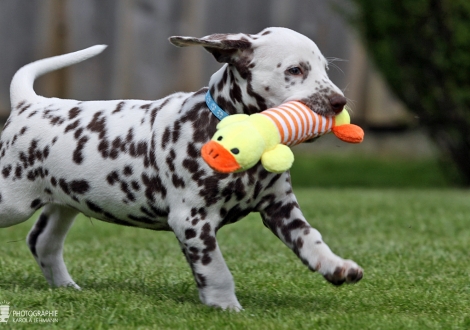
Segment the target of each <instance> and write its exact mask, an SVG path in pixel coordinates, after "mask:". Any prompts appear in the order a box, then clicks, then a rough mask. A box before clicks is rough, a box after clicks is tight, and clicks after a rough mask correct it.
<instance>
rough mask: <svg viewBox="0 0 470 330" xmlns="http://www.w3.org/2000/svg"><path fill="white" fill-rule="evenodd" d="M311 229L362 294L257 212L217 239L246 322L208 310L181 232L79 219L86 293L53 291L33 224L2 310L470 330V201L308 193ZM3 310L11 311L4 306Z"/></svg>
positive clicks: (392, 192)
mask: <svg viewBox="0 0 470 330" xmlns="http://www.w3.org/2000/svg"><path fill="white" fill-rule="evenodd" d="M296 193H297V196H298V199H299V203H300V204H301V206H302V207H303V211H304V214H305V216H306V217H307V218H308V219H309V221H310V223H311V224H312V225H313V226H315V227H316V228H318V229H319V230H320V232H322V234H323V237H324V240H325V241H326V242H327V243H328V244H329V245H330V247H331V248H332V249H333V250H334V251H335V252H336V253H338V254H339V255H341V256H343V257H345V258H351V259H354V260H355V261H356V262H358V263H359V264H360V265H361V266H362V267H363V268H364V271H365V273H364V278H363V280H362V281H361V282H359V283H358V284H356V285H352V286H342V287H334V286H332V285H330V284H328V283H327V282H326V281H324V280H323V278H322V277H321V276H319V275H318V274H315V273H311V272H310V271H309V270H308V269H307V268H306V267H305V266H304V265H303V264H302V263H301V262H300V261H299V260H298V259H297V257H296V256H295V255H294V253H292V252H291V251H290V250H289V249H288V248H286V247H285V246H284V245H283V244H282V243H281V242H280V241H279V240H278V239H277V238H276V237H275V236H274V235H272V234H271V232H270V231H269V230H268V229H266V228H265V227H264V226H263V225H262V223H261V221H260V219H259V216H258V215H257V214H252V215H250V216H248V217H247V218H246V219H244V220H243V221H240V222H238V223H236V224H233V225H230V226H227V227H224V228H223V229H221V230H220V232H219V234H218V240H219V243H220V245H221V249H222V251H223V253H224V256H225V259H226V261H227V263H228V265H229V267H230V269H231V271H232V273H233V276H234V278H235V281H236V290H237V296H238V298H239V300H240V303H241V304H242V305H243V307H244V308H245V310H244V311H242V312H241V313H230V312H223V311H221V310H217V309H212V308H209V307H206V306H203V305H202V304H200V303H199V299H198V295H197V290H196V287H195V285H194V283H193V279H192V276H191V272H190V269H189V267H188V266H187V264H186V261H185V260H184V257H183V255H182V253H181V252H180V249H179V247H178V244H177V242H176V240H175V238H174V236H173V234H172V233H165V232H161V233H160V232H151V231H146V230H140V229H133V228H126V227H121V226H115V225H109V224H106V223H101V222H99V221H96V220H90V219H87V218H84V217H81V218H79V219H78V220H77V221H76V223H75V225H74V227H73V228H72V230H71V232H70V234H69V236H68V238H67V242H66V247H65V259H66V263H67V265H68V268H69V271H70V273H71V274H72V277H73V278H74V279H75V281H76V282H77V283H78V284H79V285H80V286H81V287H82V288H83V290H82V291H74V290H72V289H50V288H49V287H48V285H47V284H46V282H45V280H44V278H43V276H42V274H41V273H40V271H39V268H38V267H37V265H36V264H35V261H34V260H33V258H32V256H31V255H30V253H29V251H28V249H27V247H26V245H25V243H24V238H25V236H26V234H27V232H28V230H29V228H30V227H31V225H32V220H30V221H28V222H26V223H24V224H21V225H18V226H15V227H11V228H6V229H2V230H0V244H1V250H0V253H1V254H0V256H1V259H0V302H2V301H7V302H9V303H10V309H11V310H57V312H58V322H57V323H54V324H47V325H43V324H32V323H28V324H25V325H18V324H13V323H12V322H11V319H10V321H9V323H8V325H7V326H5V325H3V324H0V327H5V328H8V327H10V326H11V327H13V328H22V327H23V328H24V329H31V328H45V327H47V326H48V327H50V328H54V327H55V328H57V329H108V328H113V329H138V328H139V329H469V328H470V261H469V249H468V244H469V242H470V230H469V221H470V215H469V214H470V192H469V191H464V190H457V189H440V190H437V189H421V190H419V189H418V190H417V189H401V190H398V189H383V188H381V189H370V188H369V189H362V188H345V189H341V190H340V189H330V188H315V189H313V188H300V189H296ZM0 304H1V303H0Z"/></svg>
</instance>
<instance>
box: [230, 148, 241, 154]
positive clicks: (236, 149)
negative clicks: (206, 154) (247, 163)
mask: <svg viewBox="0 0 470 330" xmlns="http://www.w3.org/2000/svg"><path fill="white" fill-rule="evenodd" d="M230 152H231V153H232V154H234V155H238V154H239V153H240V150H238V148H233V149H231V150H230Z"/></svg>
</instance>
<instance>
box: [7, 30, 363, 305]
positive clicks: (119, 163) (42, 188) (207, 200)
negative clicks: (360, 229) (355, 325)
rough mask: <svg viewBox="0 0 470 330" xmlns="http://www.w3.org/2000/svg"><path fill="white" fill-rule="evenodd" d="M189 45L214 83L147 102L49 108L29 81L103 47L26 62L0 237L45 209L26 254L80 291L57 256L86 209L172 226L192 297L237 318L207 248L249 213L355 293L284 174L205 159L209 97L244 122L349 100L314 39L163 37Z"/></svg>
mask: <svg viewBox="0 0 470 330" xmlns="http://www.w3.org/2000/svg"><path fill="white" fill-rule="evenodd" d="M169 40H170V42H171V43H172V44H174V45H176V46H179V47H185V46H193V45H198V46H202V47H204V48H205V49H206V50H207V51H208V52H209V53H211V54H212V55H213V56H214V58H215V59H216V60H217V61H218V62H221V63H225V64H224V65H223V66H222V68H221V69H220V70H219V71H217V72H216V73H215V74H214V75H213V76H212V77H211V79H210V82H209V86H208V87H204V88H202V89H200V90H199V91H196V92H192V93H175V94H172V95H169V96H167V97H165V98H163V99H160V100H156V101H144V100H114V101H85V102H81V101H76V100H69V99H58V98H46V97H42V96H39V95H37V94H36V93H35V92H34V90H33V82H34V80H35V78H36V77H38V76H40V75H43V74H45V73H48V72H50V71H53V70H56V69H59V68H62V67H66V66H69V65H72V64H75V63H78V62H80V61H83V60H85V59H87V58H89V57H92V56H95V55H97V54H99V53H100V52H101V51H103V49H104V48H105V46H101V45H98V46H93V47H90V48H87V49H84V50H81V51H77V52H74V53H70V54H65V55H60V56H56V57H51V58H46V59H43V60H39V61H36V62H33V63H31V64H29V65H26V66H24V67H23V68H21V69H20V70H19V71H18V72H17V73H16V75H15V76H14V77H13V80H12V83H11V90H10V92H11V106H12V110H11V115H10V117H9V119H8V120H7V122H6V124H5V127H4V129H3V132H2V135H1V142H0V172H1V174H0V227H8V226H12V225H15V224H18V223H21V222H23V221H26V220H27V219H28V218H29V217H30V216H31V215H32V214H33V212H35V211H36V210H38V209H40V208H43V209H42V213H41V214H40V216H39V219H38V220H37V222H36V223H35V225H34V227H33V228H32V229H31V231H30V233H29V235H28V237H27V244H28V246H29V248H30V250H31V252H32V254H33V256H34V258H35V259H36V261H37V263H38V265H39V267H40V268H41V270H42V272H43V274H44V276H45V277H46V279H47V281H48V282H49V283H50V285H51V286H71V287H74V288H76V289H79V286H78V285H77V284H75V282H74V281H73V280H72V278H71V276H70V275H69V273H68V271H67V268H66V266H65V264H64V260H63V257H62V250H63V243H64V240H65V237H66V234H67V231H68V230H69V229H70V227H71V226H72V223H73V221H74V218H75V216H76V215H77V214H78V213H79V212H81V213H83V214H85V215H86V216H89V217H93V218H96V219H100V220H103V221H107V222H111V223H115V224H120V225H125V226H133V227H141V228H148V229H153V230H171V231H173V232H174V234H175V236H176V238H177V239H178V241H179V243H180V245H181V248H182V250H183V253H184V255H185V257H186V259H187V261H188V263H189V265H190V267H191V269H192V272H193V275H194V278H195V281H196V284H197V287H198V289H199V297H200V299H201V301H202V302H203V303H204V304H206V305H210V306H216V307H220V308H222V309H230V310H235V311H238V310H241V309H242V307H241V305H240V304H239V302H238V300H237V297H236V296H235V285H234V282H233V278H232V275H231V273H230V271H229V269H228V267H227V265H226V264H225V261H224V259H223V256H222V254H221V252H220V249H219V246H218V244H217V240H216V233H217V231H218V230H219V228H221V227H222V226H224V225H226V224H230V223H234V222H236V221H238V220H240V219H242V218H243V217H245V216H246V215H247V214H248V213H250V212H259V213H260V214H261V217H262V220H263V223H264V224H265V225H266V227H268V228H269V229H270V230H271V231H272V232H273V233H274V234H275V235H276V236H277V237H279V239H280V240H281V241H283V242H284V244H286V245H287V246H288V247H289V248H290V249H292V251H293V252H294V253H295V254H296V255H297V256H298V257H299V258H300V260H301V261H302V262H303V263H304V264H305V265H306V266H307V267H308V268H309V269H311V270H312V271H316V272H319V273H320V274H322V275H323V276H324V277H325V279H326V280H327V281H329V282H331V283H333V284H335V285H340V284H342V283H344V282H346V283H355V282H357V281H359V280H360V279H361V278H362V276H363V271H362V269H361V268H360V267H359V266H358V265H357V264H356V263H354V262H353V261H351V260H344V259H342V258H340V257H339V256H337V255H335V254H334V253H333V252H332V251H331V250H330V249H329V247H328V246H327V244H326V243H325V242H324V241H323V240H322V236H321V235H320V233H319V232H318V231H317V230H316V229H314V228H312V227H311V226H310V224H309V223H308V222H307V220H306V219H305V217H304V216H303V214H302V212H301V210H300V207H299V205H298V203H297V201H296V197H295V195H294V193H293V192H292V188H291V182H290V177H289V173H288V172H285V173H282V174H274V173H269V172H266V171H265V170H264V168H263V167H262V166H261V165H259V164H258V165H257V166H255V167H253V168H251V169H250V170H248V171H245V172H242V173H235V174H221V173H216V172H214V171H213V170H211V168H209V167H208V166H207V165H206V164H205V163H204V161H203V160H202V159H201V156H200V149H201V146H202V145H203V144H204V143H205V142H207V141H208V140H210V138H211V137H212V135H213V134H214V132H215V130H216V125H217V123H218V122H219V119H218V118H217V117H216V116H215V115H214V114H213V113H212V112H211V111H210V110H209V108H208V106H207V105H206V102H205V95H206V94H207V93H208V92H209V93H210V94H211V95H212V98H213V99H214V100H215V101H216V103H217V104H218V105H219V106H220V107H221V108H222V109H224V110H225V111H226V112H227V113H229V114H235V113H245V114H253V113H256V112H260V111H262V110H265V109H267V108H270V107H273V106H276V105H279V104H281V103H284V102H286V101H290V100H300V101H302V102H304V103H305V104H307V105H308V106H309V107H310V108H311V109H313V111H315V112H317V113H319V114H322V115H326V116H332V115H335V114H336V113H338V112H340V111H341V110H342V109H343V107H344V105H345V104H346V99H345V98H344V96H343V94H342V92H341V91H340V90H339V89H338V88H337V87H336V86H335V85H334V84H333V83H332V82H331V81H330V80H329V79H328V76H327V73H326V68H327V64H328V63H327V61H326V60H325V58H324V57H323V56H322V54H321V53H320V50H319V49H318V47H317V46H316V45H315V43H314V42H313V41H311V40H310V39H308V38H307V37H305V36H303V35H301V34H299V33H296V32H294V31H292V30H289V29H286V28H267V29H265V30H263V31H261V32H260V33H259V34H213V35H209V36H206V37H203V38H193V37H171V38H170V39H169Z"/></svg>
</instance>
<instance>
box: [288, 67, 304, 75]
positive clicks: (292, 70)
mask: <svg viewBox="0 0 470 330" xmlns="http://www.w3.org/2000/svg"><path fill="white" fill-rule="evenodd" d="M287 72H289V73H290V74H291V75H293V76H300V75H301V74H302V69H301V68H299V67H298V66H294V67H293V68H290V69H287Z"/></svg>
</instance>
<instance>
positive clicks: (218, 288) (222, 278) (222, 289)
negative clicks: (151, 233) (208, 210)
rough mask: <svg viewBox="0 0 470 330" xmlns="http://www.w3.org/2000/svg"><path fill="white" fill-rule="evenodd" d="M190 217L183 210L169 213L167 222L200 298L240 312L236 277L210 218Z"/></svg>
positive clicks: (210, 303)
mask: <svg viewBox="0 0 470 330" xmlns="http://www.w3.org/2000/svg"><path fill="white" fill-rule="evenodd" d="M189 214H191V212H187V213H184V214H183V212H181V210H180V212H178V214H170V217H169V219H168V220H169V225H170V227H171V228H172V229H173V232H174V233H175V235H176V237H177V238H178V241H179V243H180V245H181V248H182V250H183V253H184V255H185V256H186V259H187V261H188V263H189V265H190V266H191V270H192V272H193V275H194V278H195V280H196V284H197V287H198V289H199V298H200V299H201V301H202V302H203V303H204V304H206V305H209V306H215V307H220V308H222V309H224V310H225V309H229V310H234V311H240V310H241V309H242V306H241V305H240V303H239V302H238V300H237V297H236V296H235V284H234V282H233V277H232V274H231V273H230V270H229V269H228V267H227V265H226V264H225V260H224V258H223V256H222V253H221V251H220V249H219V246H218V244H217V240H216V237H215V226H214V225H213V224H212V223H211V221H210V220H209V219H210V216H204V219H201V218H202V217H201V215H200V214H196V215H193V216H188V215H189ZM193 214H194V212H193Z"/></svg>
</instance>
